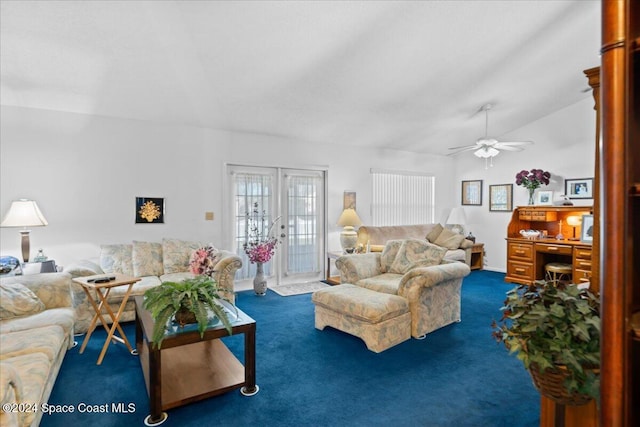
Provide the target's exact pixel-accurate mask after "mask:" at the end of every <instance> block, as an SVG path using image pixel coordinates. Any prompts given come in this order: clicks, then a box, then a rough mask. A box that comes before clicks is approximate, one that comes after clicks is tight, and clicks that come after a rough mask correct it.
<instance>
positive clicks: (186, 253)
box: [64, 238, 242, 333]
mask: <svg viewBox="0 0 640 427" xmlns="http://www.w3.org/2000/svg"><path fill="white" fill-rule="evenodd" d="M203 246H205V244H203V243H202V242H195V241H185V240H179V239H168V238H166V239H162V242H141V241H135V240H134V241H133V242H132V243H129V244H113V245H102V246H101V248H100V258H99V259H94V260H89V259H85V260H80V261H77V262H75V263H72V264H70V265H69V266H67V267H66V268H65V270H64V271H65V272H68V273H69V274H71V276H72V277H74V278H75V277H83V276H92V275H95V274H109V273H120V274H126V275H128V276H135V277H140V278H141V279H142V280H140V281H139V282H137V283H136V284H134V285H133V288H132V291H131V295H130V297H129V300H128V301H127V304H126V306H125V311H124V312H123V313H122V316H121V317H120V320H121V321H123V322H126V321H131V320H134V319H135V303H134V302H133V296H135V295H143V294H144V292H145V291H146V290H147V289H149V288H152V287H154V286H158V285H159V284H160V283H162V282H167V281H180V280H183V279H185V278H187V277H193V274H192V273H190V272H189V260H190V258H191V254H192V253H193V252H194V251H195V250H196V249H198V248H200V247H203ZM219 253H220V258H219V261H218V262H217V264H216V266H215V273H214V278H215V280H216V281H217V282H218V286H220V287H221V288H223V289H225V290H226V292H225V297H227V298H228V299H229V300H230V301H232V302H233V301H234V300H235V294H234V290H233V286H234V283H233V282H234V277H235V274H236V271H237V270H238V269H239V268H241V267H242V261H241V259H240V258H239V257H238V256H237V255H236V254H234V253H232V252H229V251H224V250H221V251H219ZM125 291H126V286H120V287H116V288H113V289H112V290H111V293H110V294H109V299H108V301H109V305H110V306H111V308H112V309H113V310H114V312H116V311H117V309H118V307H119V306H120V303H121V302H122V298H123V297H124V293H125ZM73 294H74V308H75V310H76V327H75V328H76V332H79V333H84V332H86V331H87V330H88V328H89V324H90V323H91V319H92V318H93V315H94V313H93V309H92V308H91V304H90V303H89V301H87V297H86V294H85V293H84V291H83V290H82V288H81V287H80V285H77V284H75V283H74V287H73ZM105 318H106V319H105V320H107V321H110V320H111V319H110V318H109V316H105Z"/></svg>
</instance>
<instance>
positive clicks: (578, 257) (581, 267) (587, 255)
mask: <svg viewBox="0 0 640 427" xmlns="http://www.w3.org/2000/svg"><path fill="white" fill-rule="evenodd" d="M591 253H592V250H591V247H589V246H576V247H575V249H574V251H573V282H574V283H585V282H591Z"/></svg>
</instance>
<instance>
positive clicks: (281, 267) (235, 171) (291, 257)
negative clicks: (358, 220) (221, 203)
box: [227, 165, 326, 286]
mask: <svg viewBox="0 0 640 427" xmlns="http://www.w3.org/2000/svg"><path fill="white" fill-rule="evenodd" d="M227 173H228V182H229V190H228V191H229V200H231V201H232V203H230V204H229V207H230V209H231V210H232V212H230V215H229V218H232V222H233V223H232V224H231V227H229V229H230V230H231V231H232V233H233V235H232V236H231V239H232V240H231V241H232V242H233V245H234V248H235V251H236V253H237V254H238V256H240V258H242V269H240V270H238V272H237V273H236V280H237V281H238V282H240V281H243V280H251V279H253V277H254V275H255V269H256V266H255V264H251V262H250V261H249V258H248V257H247V255H246V254H245V253H244V250H243V245H244V243H245V242H246V241H247V235H248V227H249V225H248V223H247V212H252V211H253V209H254V206H255V204H256V203H257V208H258V211H259V213H260V215H259V216H262V213H264V221H261V222H259V226H260V231H261V233H262V234H263V235H265V234H266V233H268V232H269V229H270V226H271V224H272V223H274V221H275V224H274V226H273V228H271V229H270V234H271V235H274V236H276V237H278V239H279V240H280V243H279V244H278V247H277V249H276V253H275V255H274V257H273V258H272V259H271V261H269V262H268V263H266V264H265V265H264V270H265V275H266V276H268V277H269V278H270V279H269V283H270V286H277V285H281V284H288V283H298V282H307V281H313V280H321V279H322V278H323V273H324V264H323V262H324V253H325V234H326V233H325V172H324V171H320V170H303V169H287V168H265V167H253V166H239V165H229V166H227Z"/></svg>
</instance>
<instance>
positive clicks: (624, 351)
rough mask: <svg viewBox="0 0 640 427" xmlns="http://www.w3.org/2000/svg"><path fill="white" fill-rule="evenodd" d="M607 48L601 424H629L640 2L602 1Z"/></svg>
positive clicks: (638, 416) (638, 275) (638, 421)
mask: <svg viewBox="0 0 640 427" xmlns="http://www.w3.org/2000/svg"><path fill="white" fill-rule="evenodd" d="M601 52H602V55H601V62H602V67H601V70H600V71H601V72H600V81H601V83H600V84H601V90H600V97H601V117H602V143H601V144H600V146H599V147H600V148H599V150H600V161H601V165H600V170H602V174H601V175H600V181H601V182H600V183H601V187H600V194H601V195H602V197H601V199H600V209H601V212H602V218H603V219H604V221H602V225H603V229H602V230H601V241H600V258H601V260H602V262H601V264H600V269H599V270H596V271H594V273H598V274H599V276H600V277H599V278H600V292H601V295H602V334H601V335H602V342H601V354H602V363H601V372H602V376H601V392H600V395H601V396H602V397H601V404H600V407H601V417H600V424H601V425H602V426H607V427H609V426H610V427H621V426H629V427H630V426H637V425H640V411H639V410H638V408H640V341H638V338H637V337H636V336H635V334H634V331H635V328H636V327H637V326H638V325H637V323H635V324H634V319H636V322H637V319H638V317H640V316H639V315H638V313H639V312H640V272H639V269H640V220H639V218H640V167H638V165H639V164H640V150H639V149H638V147H639V146H640V2H638V1H635V0H619V1H603V2H602V49H601ZM595 237H596V236H594V238H595Z"/></svg>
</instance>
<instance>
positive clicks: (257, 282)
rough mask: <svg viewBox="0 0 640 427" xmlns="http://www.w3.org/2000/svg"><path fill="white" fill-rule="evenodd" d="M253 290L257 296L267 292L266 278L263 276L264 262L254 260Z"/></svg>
mask: <svg viewBox="0 0 640 427" xmlns="http://www.w3.org/2000/svg"><path fill="white" fill-rule="evenodd" d="M253 290H254V291H255V293H256V295H259V296H264V295H265V294H266V293H267V279H265V277H264V264H263V263H261V262H256V277H254V278H253Z"/></svg>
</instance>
